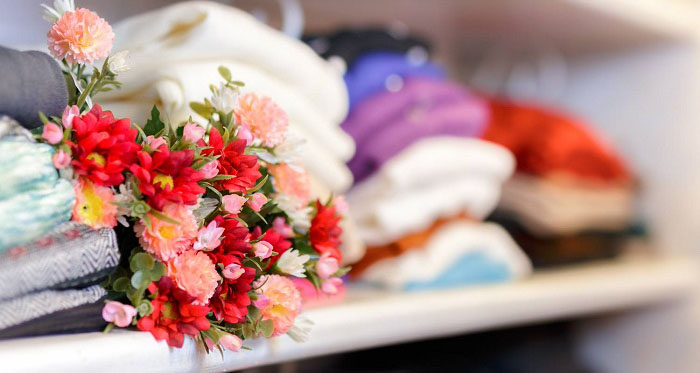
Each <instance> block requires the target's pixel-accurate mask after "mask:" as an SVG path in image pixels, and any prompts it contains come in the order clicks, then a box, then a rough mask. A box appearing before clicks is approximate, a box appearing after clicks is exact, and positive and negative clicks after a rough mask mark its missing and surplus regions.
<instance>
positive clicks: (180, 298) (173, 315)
mask: <svg viewBox="0 0 700 373" xmlns="http://www.w3.org/2000/svg"><path fill="white" fill-rule="evenodd" d="M148 291H149V292H150V293H151V294H157V296H156V297H155V299H153V300H151V304H152V305H153V312H151V314H150V315H148V316H144V317H142V318H140V319H139V321H138V323H137V324H136V326H137V327H138V328H139V329H140V330H143V331H147V332H151V334H153V337H154V338H155V339H156V340H159V341H161V340H165V341H166V342H167V343H168V345H169V346H172V347H182V343H183V342H184V340H185V334H187V335H190V336H193V337H194V336H197V335H198V334H199V332H200V330H208V329H209V328H210V327H211V325H210V324H209V320H208V319H207V314H208V313H209V307H207V306H197V305H194V304H192V301H193V300H194V297H192V296H190V295H189V294H187V293H186V292H185V291H183V290H181V289H179V288H178V287H176V286H175V285H174V284H173V281H172V279H171V278H170V277H167V276H163V277H162V278H161V279H160V281H158V282H157V283H156V282H152V283H151V284H150V285H149V286H148Z"/></svg>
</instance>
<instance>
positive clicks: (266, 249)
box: [253, 241, 273, 259]
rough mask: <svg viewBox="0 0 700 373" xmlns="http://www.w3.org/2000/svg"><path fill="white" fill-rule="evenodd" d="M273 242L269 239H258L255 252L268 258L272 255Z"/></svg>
mask: <svg viewBox="0 0 700 373" xmlns="http://www.w3.org/2000/svg"><path fill="white" fill-rule="evenodd" d="M272 249H273V247H272V244H270V243H269V242H267V241H258V242H256V243H254V244H253V253H254V254H255V256H257V257H258V258H261V259H267V258H269V257H271V256H272Z"/></svg>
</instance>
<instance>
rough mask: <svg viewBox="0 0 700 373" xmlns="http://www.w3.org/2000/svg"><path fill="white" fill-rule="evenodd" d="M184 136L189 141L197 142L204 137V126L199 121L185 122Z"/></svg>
mask: <svg viewBox="0 0 700 373" xmlns="http://www.w3.org/2000/svg"><path fill="white" fill-rule="evenodd" d="M182 137H183V138H184V139H185V141H188V142H193V143H194V142H197V141H199V140H200V139H201V138H202V137H204V127H202V126H200V125H199V124H197V123H187V124H185V129H184V130H183V132H182Z"/></svg>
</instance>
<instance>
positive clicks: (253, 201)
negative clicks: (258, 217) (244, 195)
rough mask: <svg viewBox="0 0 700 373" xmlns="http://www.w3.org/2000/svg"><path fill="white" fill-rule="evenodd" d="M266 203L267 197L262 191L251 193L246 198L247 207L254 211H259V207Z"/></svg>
mask: <svg viewBox="0 0 700 373" xmlns="http://www.w3.org/2000/svg"><path fill="white" fill-rule="evenodd" d="M266 203H267V197H265V195H264V194H262V193H253V195H252V196H250V199H248V207H250V208H251V209H253V210H255V211H260V209H261V208H262V207H263V206H264V205H265V204H266Z"/></svg>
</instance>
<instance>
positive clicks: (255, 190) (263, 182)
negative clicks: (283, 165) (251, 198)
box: [248, 175, 269, 193]
mask: <svg viewBox="0 0 700 373" xmlns="http://www.w3.org/2000/svg"><path fill="white" fill-rule="evenodd" d="M267 179H269V175H265V177H263V179H262V180H261V181H260V182H259V183H257V184H255V186H254V187H252V188H250V189H248V193H255V192H257V191H258V190H260V188H262V187H263V186H264V185H265V183H267Z"/></svg>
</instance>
